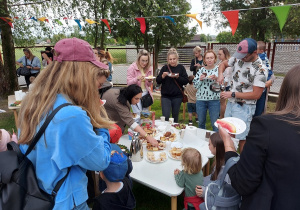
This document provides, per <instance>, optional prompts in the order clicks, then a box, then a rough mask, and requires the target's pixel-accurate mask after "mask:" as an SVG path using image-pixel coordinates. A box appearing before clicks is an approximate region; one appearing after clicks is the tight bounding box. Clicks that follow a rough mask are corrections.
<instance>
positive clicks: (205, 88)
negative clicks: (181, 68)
mask: <svg viewBox="0 0 300 210" xmlns="http://www.w3.org/2000/svg"><path fill="white" fill-rule="evenodd" d="M216 62H217V55H216V53H215V52H214V51H212V50H208V51H206V52H205V54H204V64H205V65H206V66H205V67H202V68H201V69H200V70H199V71H198V72H197V74H196V77H195V79H194V80H193V83H194V86H195V88H196V89H197V94H196V98H197V102H196V110H197V115H198V120H199V124H198V127H199V128H202V129H205V123H206V113H207V110H209V116H210V122H211V125H212V127H213V130H214V131H217V130H218V128H217V127H216V126H215V125H214V123H215V122H216V120H217V119H218V118H219V114H220V93H216V92H213V91H212V90H211V89H210V86H211V85H212V84H213V83H215V81H216V80H217V79H218V66H215V64H216Z"/></svg>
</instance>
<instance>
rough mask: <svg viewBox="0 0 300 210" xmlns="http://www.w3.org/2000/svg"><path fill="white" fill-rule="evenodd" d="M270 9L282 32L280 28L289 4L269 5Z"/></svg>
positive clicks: (287, 14) (286, 16) (288, 10)
mask: <svg viewBox="0 0 300 210" xmlns="http://www.w3.org/2000/svg"><path fill="white" fill-rule="evenodd" d="M270 9H271V10H273V12H274V13H275V15H276V17H277V20H278V22H279V27H280V31H281V32H282V28H283V26H284V24H285V22H286V19H287V18H288V16H289V12H290V9H291V6H278V7H270Z"/></svg>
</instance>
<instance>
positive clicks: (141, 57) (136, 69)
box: [127, 50, 153, 113]
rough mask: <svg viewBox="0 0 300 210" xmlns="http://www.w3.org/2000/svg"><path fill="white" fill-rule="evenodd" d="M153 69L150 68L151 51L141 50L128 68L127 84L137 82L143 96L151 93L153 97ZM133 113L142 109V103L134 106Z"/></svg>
mask: <svg viewBox="0 0 300 210" xmlns="http://www.w3.org/2000/svg"><path fill="white" fill-rule="evenodd" d="M149 77H152V70H151V68H150V53H149V52H148V51H147V50H140V51H139V54H138V57H137V60H136V61H135V62H133V63H132V64H131V65H130V66H129V68H128V70H127V85H132V84H136V85H138V86H140V87H141V88H142V90H143V94H142V96H144V95H146V94H148V93H149V94H150V95H151V97H152V92H151V86H152V82H153V79H151V78H149ZM132 111H133V113H139V112H141V111H142V104H141V102H139V103H138V104H137V105H134V106H132Z"/></svg>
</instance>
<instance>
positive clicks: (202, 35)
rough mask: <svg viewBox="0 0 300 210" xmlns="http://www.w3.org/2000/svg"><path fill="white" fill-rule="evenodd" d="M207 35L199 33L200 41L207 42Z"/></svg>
mask: <svg viewBox="0 0 300 210" xmlns="http://www.w3.org/2000/svg"><path fill="white" fill-rule="evenodd" d="M207 41H208V40H207V36H206V35H205V34H200V42H207Z"/></svg>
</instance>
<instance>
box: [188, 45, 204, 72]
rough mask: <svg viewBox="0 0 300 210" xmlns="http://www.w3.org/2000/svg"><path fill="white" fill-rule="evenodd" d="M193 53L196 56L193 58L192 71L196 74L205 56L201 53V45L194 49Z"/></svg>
mask: <svg viewBox="0 0 300 210" xmlns="http://www.w3.org/2000/svg"><path fill="white" fill-rule="evenodd" d="M193 53H194V55H195V58H194V59H192V62H191V66H190V71H192V72H193V75H194V76H195V75H196V73H197V71H198V70H199V69H200V68H201V67H202V66H203V56H202V55H201V48H200V47H199V46H196V47H195V48H194V49H193Z"/></svg>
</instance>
